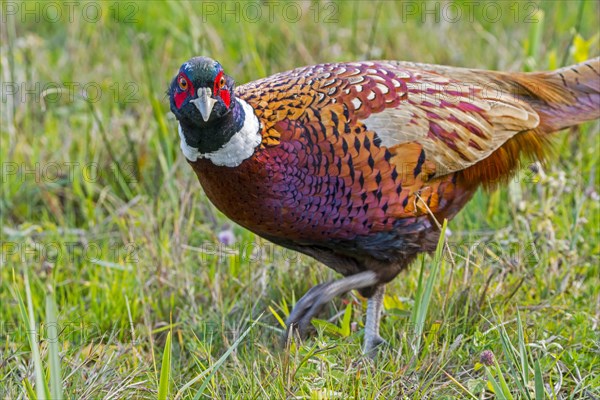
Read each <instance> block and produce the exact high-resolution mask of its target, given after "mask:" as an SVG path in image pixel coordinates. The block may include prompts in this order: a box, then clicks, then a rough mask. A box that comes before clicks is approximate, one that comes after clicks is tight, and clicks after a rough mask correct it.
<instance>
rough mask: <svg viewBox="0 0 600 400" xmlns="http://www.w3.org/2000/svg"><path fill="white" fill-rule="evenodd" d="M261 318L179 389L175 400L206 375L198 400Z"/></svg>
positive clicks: (195, 397) (196, 396) (197, 396)
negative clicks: (215, 359)
mask: <svg viewBox="0 0 600 400" xmlns="http://www.w3.org/2000/svg"><path fill="white" fill-rule="evenodd" d="M262 316H263V314H261V315H260V316H259V317H258V318H257V319H256V320H255V321H254V322H253V323H252V325H250V327H248V329H246V330H245V331H244V333H242V334H241V335H240V337H239V338H238V339H237V340H236V341H235V342H233V344H232V345H231V347H230V348H229V349H227V351H226V352H225V353H224V354H223V355H222V356H221V358H219V359H218V360H217V362H216V363H214V364H213V365H211V366H210V367H208V368H207V369H206V370H204V371H202V372H201V373H200V374H198V375H197V376H196V377H194V378H193V379H192V380H190V381H189V382H188V383H186V384H185V385H183V387H182V388H181V389H179V391H178V392H177V395H176V396H175V399H179V398H181V396H182V395H183V392H184V391H185V390H187V389H189V388H190V387H191V386H192V385H193V384H195V383H196V382H198V381H199V380H200V379H202V378H203V377H205V376H206V375H208V376H207V377H206V379H205V380H204V383H202V386H201V387H200V389H199V390H198V392H197V393H196V395H195V396H194V400H197V399H199V398H200V396H201V395H202V393H204V390H205V389H206V386H208V383H209V382H210V380H211V379H212V377H213V376H214V375H215V374H216V373H217V371H218V370H219V368H220V367H221V365H222V364H223V363H224V362H225V360H227V358H228V357H229V356H230V355H231V353H233V351H234V350H235V349H236V348H237V347H238V346H239V345H240V343H241V342H242V340H244V338H245V337H246V336H247V335H248V333H250V331H251V330H252V328H254V325H256V323H257V322H258V321H260V319H261V318H262Z"/></svg>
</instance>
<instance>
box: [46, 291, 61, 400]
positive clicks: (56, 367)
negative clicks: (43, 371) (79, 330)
mask: <svg viewBox="0 0 600 400" xmlns="http://www.w3.org/2000/svg"><path fill="white" fill-rule="evenodd" d="M57 314H58V313H57V310H56V302H55V300H54V296H53V295H52V294H48V295H47V296H46V324H47V332H48V358H49V360H50V393H51V394H52V397H51V398H52V399H53V400H54V399H56V400H62V399H63V391H62V375H61V372H60V354H59V346H58V316H57Z"/></svg>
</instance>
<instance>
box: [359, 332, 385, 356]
mask: <svg viewBox="0 0 600 400" xmlns="http://www.w3.org/2000/svg"><path fill="white" fill-rule="evenodd" d="M382 346H389V343H388V342H387V341H386V340H385V339H383V338H382V337H381V336H379V335H376V336H373V337H366V336H365V339H364V346H363V354H364V355H365V356H366V357H369V358H371V359H374V358H375V357H377V354H378V352H379V349H380V348H381V347H382Z"/></svg>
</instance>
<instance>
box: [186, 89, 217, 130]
mask: <svg viewBox="0 0 600 400" xmlns="http://www.w3.org/2000/svg"><path fill="white" fill-rule="evenodd" d="M211 96H212V93H211V91H210V89H209V88H202V89H198V98H196V99H194V100H192V101H191V103H194V105H195V106H196V108H197V109H198V111H200V114H202V119H203V120H204V122H206V121H208V118H210V113H211V112H212V109H213V107H214V106H215V103H216V102H217V100H215V99H213V98H212V97H211Z"/></svg>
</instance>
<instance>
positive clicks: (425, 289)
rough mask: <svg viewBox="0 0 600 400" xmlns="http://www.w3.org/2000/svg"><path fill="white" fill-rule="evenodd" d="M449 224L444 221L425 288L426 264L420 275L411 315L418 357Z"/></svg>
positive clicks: (413, 346) (413, 344)
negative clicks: (424, 272)
mask: <svg viewBox="0 0 600 400" xmlns="http://www.w3.org/2000/svg"><path fill="white" fill-rule="evenodd" d="M447 224H448V222H447V221H446V220H444V224H443V226H442V232H441V233H440V238H439V240H438V244H437V248H436V250H435V255H434V257H433V261H432V263H431V265H432V267H431V271H430V273H429V276H428V277H427V281H426V282H425V286H423V269H424V267H423V266H424V263H423V266H422V267H421V272H420V275H419V285H418V288H417V295H416V298H415V305H414V308H413V312H412V314H411V322H412V324H413V341H412V349H413V354H414V356H415V357H416V356H417V355H418V353H419V349H420V347H421V340H422V337H423V328H424V326H425V318H426V317H427V311H428V309H429V303H430V301H431V295H432V293H433V288H434V287H435V284H436V281H437V277H438V273H439V271H440V269H441V266H442V263H443V262H444V260H443V257H442V256H443V253H444V241H445V239H446V228H447ZM415 361H416V358H415Z"/></svg>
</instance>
